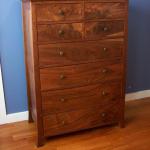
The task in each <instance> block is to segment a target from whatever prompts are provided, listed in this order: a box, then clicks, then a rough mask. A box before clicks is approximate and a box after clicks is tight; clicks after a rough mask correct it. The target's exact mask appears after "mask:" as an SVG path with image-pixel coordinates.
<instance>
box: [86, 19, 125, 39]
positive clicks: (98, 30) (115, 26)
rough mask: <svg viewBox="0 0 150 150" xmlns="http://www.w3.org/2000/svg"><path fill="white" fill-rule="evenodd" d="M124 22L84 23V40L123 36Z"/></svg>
mask: <svg viewBox="0 0 150 150" xmlns="http://www.w3.org/2000/svg"><path fill="white" fill-rule="evenodd" d="M124 33H125V32H124V21H98V22H86V23H85V39H87V40H95V39H106V38H118V37H123V36H124Z"/></svg>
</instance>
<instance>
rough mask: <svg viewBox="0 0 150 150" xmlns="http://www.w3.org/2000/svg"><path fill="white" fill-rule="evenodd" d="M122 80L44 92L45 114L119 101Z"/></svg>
mask: <svg viewBox="0 0 150 150" xmlns="http://www.w3.org/2000/svg"><path fill="white" fill-rule="evenodd" d="M121 90H122V89H121V82H120V81H117V82H108V83H104V84H96V85H90V86H85V87H78V88H72V89H65V90H56V91H49V92H42V112H43V114H44V115H47V114H52V113H59V112H66V111H72V110H78V109H83V108H85V109H86V108H90V107H91V106H99V107H102V108H103V107H105V105H110V104H111V103H118V102H119V100H120V98H121V93H122V92H121Z"/></svg>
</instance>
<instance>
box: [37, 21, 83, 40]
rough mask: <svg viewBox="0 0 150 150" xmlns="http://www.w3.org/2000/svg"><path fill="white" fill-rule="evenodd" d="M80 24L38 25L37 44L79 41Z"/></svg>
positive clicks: (81, 28)
mask: <svg viewBox="0 0 150 150" xmlns="http://www.w3.org/2000/svg"><path fill="white" fill-rule="evenodd" d="M82 37H83V25H82V23H69V24H47V25H38V41H39V42H56V41H70V40H81V39H82Z"/></svg>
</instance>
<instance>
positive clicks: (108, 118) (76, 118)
mask: <svg viewBox="0 0 150 150" xmlns="http://www.w3.org/2000/svg"><path fill="white" fill-rule="evenodd" d="M119 107H120V106H119V104H116V105H107V106H105V107H103V108H101V107H93V108H92V107H91V108H89V109H81V110H76V111H70V112H64V113H57V114H53V115H48V116H45V117H44V118H43V125H44V135H45V136H49V135H50V136H52V135H57V134H63V133H68V132H73V131H77V130H83V129H87V128H93V127H98V126H102V125H106V124H112V123H117V122H118V120H119V109H118V108H119Z"/></svg>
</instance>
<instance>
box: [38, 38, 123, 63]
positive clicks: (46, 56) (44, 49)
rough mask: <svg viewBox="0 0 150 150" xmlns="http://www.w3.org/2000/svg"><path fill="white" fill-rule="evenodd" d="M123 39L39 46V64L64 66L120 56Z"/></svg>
mask: <svg viewBox="0 0 150 150" xmlns="http://www.w3.org/2000/svg"><path fill="white" fill-rule="evenodd" d="M123 43H124V42H123V40H107V41H96V42H83V43H81V42H78V43H74V44H72V43H66V44H49V45H40V46H39V64H40V66H64V65H72V64H79V63H83V62H95V61H98V60H101V59H111V58H116V57H121V56H122V53H123V50H124V46H123Z"/></svg>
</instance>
